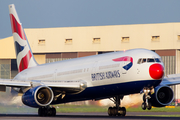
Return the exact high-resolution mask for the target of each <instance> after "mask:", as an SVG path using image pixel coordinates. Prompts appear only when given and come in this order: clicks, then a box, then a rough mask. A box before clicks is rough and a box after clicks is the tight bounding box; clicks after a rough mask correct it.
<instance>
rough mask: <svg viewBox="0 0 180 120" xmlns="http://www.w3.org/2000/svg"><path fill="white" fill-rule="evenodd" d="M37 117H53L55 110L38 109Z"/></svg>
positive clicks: (49, 108) (47, 108)
mask: <svg viewBox="0 0 180 120" xmlns="http://www.w3.org/2000/svg"><path fill="white" fill-rule="evenodd" d="M38 115H39V116H55V115H56V109H55V108H51V107H49V106H47V107H40V108H39V109H38Z"/></svg>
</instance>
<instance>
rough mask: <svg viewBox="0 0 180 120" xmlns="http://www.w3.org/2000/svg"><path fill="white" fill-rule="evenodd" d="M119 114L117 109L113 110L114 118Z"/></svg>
mask: <svg viewBox="0 0 180 120" xmlns="http://www.w3.org/2000/svg"><path fill="white" fill-rule="evenodd" d="M117 114H118V110H117V108H116V107H113V108H112V116H116V115H117Z"/></svg>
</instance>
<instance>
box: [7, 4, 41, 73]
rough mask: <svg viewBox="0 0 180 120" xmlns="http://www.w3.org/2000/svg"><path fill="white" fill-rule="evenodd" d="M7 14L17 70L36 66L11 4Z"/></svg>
mask: <svg viewBox="0 0 180 120" xmlns="http://www.w3.org/2000/svg"><path fill="white" fill-rule="evenodd" d="M9 14H10V20H11V27H12V33H13V38H14V45H15V49H16V59H17V65H18V71H19V72H21V71H23V70H25V69H27V68H30V67H34V66H37V65H38V64H37V62H36V61H35V59H34V57H33V54H32V51H31V48H30V46H29V43H28V40H27V39H26V35H25V32H24V30H23V27H22V24H21V22H20V20H19V17H18V15H17V13H16V10H15V6H14V5H13V4H12V5H9Z"/></svg>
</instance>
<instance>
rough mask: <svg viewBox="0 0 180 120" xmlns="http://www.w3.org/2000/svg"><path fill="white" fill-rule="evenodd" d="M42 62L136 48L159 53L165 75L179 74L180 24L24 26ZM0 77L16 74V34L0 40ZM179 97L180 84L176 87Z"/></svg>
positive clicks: (37, 57)
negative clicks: (14, 37)
mask: <svg viewBox="0 0 180 120" xmlns="http://www.w3.org/2000/svg"><path fill="white" fill-rule="evenodd" d="M25 33H26V36H27V39H28V41H29V44H30V46H31V49H32V52H33V53H34V57H35V59H36V60H37V62H38V63H39V64H43V63H49V62H55V61H61V60H66V59H72V58H77V57H83V56H89V55H97V54H102V53H106V52H114V51H122V50H127V49H133V48H146V49H150V50H153V51H154V52H156V53H157V54H159V55H160V56H161V58H162V60H163V62H164V64H165V75H168V74H177V73H180V23H158V24H133V25H109V26H89V27H64V28H36V29H25ZM0 66H1V67H0V77H1V78H13V77H14V76H15V75H16V74H17V72H18V71H17V66H16V55H15V49H14V41H13V37H12V36H11V37H8V38H4V39H1V40H0ZM173 89H174V90H175V98H176V99H180V93H178V91H179V90H180V87H178V86H174V87H173Z"/></svg>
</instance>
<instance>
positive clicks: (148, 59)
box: [138, 58, 161, 64]
mask: <svg viewBox="0 0 180 120" xmlns="http://www.w3.org/2000/svg"><path fill="white" fill-rule="evenodd" d="M145 62H161V59H160V58H140V59H139V60H138V64H141V63H145Z"/></svg>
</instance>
